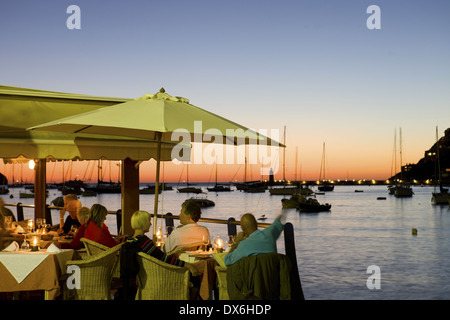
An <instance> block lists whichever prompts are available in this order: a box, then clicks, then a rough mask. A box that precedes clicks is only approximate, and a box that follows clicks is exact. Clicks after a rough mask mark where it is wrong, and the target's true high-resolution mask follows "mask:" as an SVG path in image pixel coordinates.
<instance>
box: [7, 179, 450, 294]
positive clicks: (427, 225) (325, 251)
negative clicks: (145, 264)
mask: <svg viewBox="0 0 450 320" xmlns="http://www.w3.org/2000/svg"><path fill="white" fill-rule="evenodd" d="M205 186H206V185H205ZM205 186H203V187H205ZM356 189H357V190H362V191H363V192H357V193H355V190H356ZM204 190H205V191H206V188H204ZM19 191H20V190H18V189H11V193H12V194H13V195H14V196H15V198H14V199H8V200H7V202H13V203H16V202H22V203H25V204H28V203H29V204H33V199H19V196H18V193H19ZM432 191H433V188H432V187H414V193H415V194H414V196H413V197H412V198H406V199H397V198H395V197H394V196H390V195H388V192H387V187H386V186H336V187H335V190H334V191H333V192H328V193H326V194H324V195H317V199H318V200H319V201H320V202H329V203H330V204H332V208H331V211H330V212H322V213H318V214H304V213H302V214H300V213H299V212H298V211H296V210H295V209H285V210H284V211H285V212H286V213H287V221H289V222H291V223H292V224H293V226H294V232H295V245H296V249H297V260H298V265H299V272H300V277H301V281H302V286H303V291H304V294H305V297H306V299H311V300H316V299H317V300H321V299H335V300H341V299H354V300H358V299H377V300H378V299H387V300H390V299H450V254H449V248H450V211H449V209H448V208H449V206H448V205H445V206H432V205H431V203H430V198H431V192H432ZM59 195H60V194H59V192H58V191H56V190H50V196H49V201H48V203H49V202H50V201H51V200H53V199H54V198H56V197H57V196H59ZM191 196H192V195H191V194H189V195H186V194H179V193H177V192H176V191H175V190H174V191H167V192H165V193H164V194H163V195H161V196H160V201H161V203H160V204H159V208H160V210H161V207H162V210H163V212H164V213H166V212H172V213H173V214H176V215H178V214H179V211H180V205H181V203H182V202H183V201H184V200H185V199H187V198H189V197H191ZM3 197H4V198H5V200H6V196H3ZM207 197H208V199H211V200H213V201H215V203H216V206H215V207H210V208H205V209H203V214H202V216H203V217H211V218H219V219H228V218H229V217H234V218H235V219H236V220H239V217H240V215H242V214H243V213H246V212H252V213H254V215H255V216H256V217H257V218H258V217H260V216H261V215H263V214H264V215H265V216H266V217H267V220H265V221H264V222H267V223H271V222H272V221H273V219H274V218H275V217H276V216H277V215H278V214H280V212H281V211H282V209H281V199H282V198H283V196H271V195H270V194H269V193H268V192H266V193H264V194H258V193H255V194H251V193H242V192H239V191H234V192H225V193H217V194H216V193H212V192H208V193H207ZM377 197H386V200H377ZM153 199H154V196H153V195H141V197H140V206H141V209H143V210H147V211H149V212H151V211H152V210H153ZM80 200H81V202H82V204H83V205H85V206H89V207H90V206H91V205H92V204H94V203H101V204H103V205H105V206H106V207H107V208H108V210H117V209H119V208H120V195H117V194H115V195H114V194H113V195H107V194H103V195H99V196H98V197H87V198H83V197H81V199H80ZM24 213H25V218H26V219H27V218H32V215H33V211H32V209H25V210H24ZM57 219H58V213H57V212H56V211H55V212H54V213H53V221H58V220H57ZM106 223H107V225H108V226H109V228H110V230H111V233H116V232H117V230H116V225H115V217H113V216H110V217H109V218H108V220H107V222H106ZM159 223H160V224H161V222H159ZM162 223H163V222H162ZM204 225H205V226H207V227H208V228H209V229H210V233H211V235H212V236H213V235H220V236H221V237H222V238H225V236H226V233H227V229H226V225H216V224H212V223H204ZM412 228H417V230H418V234H417V235H412V232H411V230H412ZM278 248H279V252H284V242H283V237H282V236H281V237H280V239H279V240H278ZM371 265H376V266H378V267H379V268H380V271H381V288H380V289H373V290H369V289H368V288H367V285H366V282H367V279H368V277H369V276H370V275H371V274H369V273H367V268H368V267H369V266H371Z"/></svg>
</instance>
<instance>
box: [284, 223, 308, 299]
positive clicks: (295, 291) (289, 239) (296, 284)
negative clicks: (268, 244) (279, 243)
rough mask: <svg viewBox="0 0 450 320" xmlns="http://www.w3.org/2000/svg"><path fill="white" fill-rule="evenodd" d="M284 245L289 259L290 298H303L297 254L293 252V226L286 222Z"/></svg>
mask: <svg viewBox="0 0 450 320" xmlns="http://www.w3.org/2000/svg"><path fill="white" fill-rule="evenodd" d="M284 246H285V250H286V256H287V257H288V258H289V260H290V261H291V265H292V268H291V273H290V279H291V299H292V300H305V296H304V295H303V289H302V283H301V281H300V274H299V271H298V265H297V254H296V253H295V238H294V227H293V226H292V223H290V222H287V223H286V224H285V225H284Z"/></svg>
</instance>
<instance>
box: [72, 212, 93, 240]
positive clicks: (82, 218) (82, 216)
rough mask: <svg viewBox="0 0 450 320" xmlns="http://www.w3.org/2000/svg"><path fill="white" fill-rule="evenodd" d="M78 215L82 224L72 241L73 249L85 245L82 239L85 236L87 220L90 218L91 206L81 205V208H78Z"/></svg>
mask: <svg viewBox="0 0 450 320" xmlns="http://www.w3.org/2000/svg"><path fill="white" fill-rule="evenodd" d="M77 217H78V221H79V222H80V223H81V226H80V227H79V228H78V230H77V233H76V234H75V237H74V238H73V240H72V241H71V242H70V247H71V248H72V249H80V248H81V247H83V244H82V243H81V242H80V239H81V238H83V237H84V231H85V230H86V222H87V221H88V219H89V208H88V207H81V208H80V210H78V214H77Z"/></svg>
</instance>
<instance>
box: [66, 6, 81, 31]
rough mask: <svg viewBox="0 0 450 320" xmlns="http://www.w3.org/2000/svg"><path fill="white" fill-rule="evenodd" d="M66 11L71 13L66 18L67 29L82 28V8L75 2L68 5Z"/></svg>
mask: <svg viewBox="0 0 450 320" xmlns="http://www.w3.org/2000/svg"><path fill="white" fill-rule="evenodd" d="M66 13H70V14H71V15H70V16H69V17H68V18H67V20H66V26H67V29H69V30H73V29H78V30H79V29H81V9H80V7H79V6H76V5H74V4H72V5H70V6H68V7H67V10H66Z"/></svg>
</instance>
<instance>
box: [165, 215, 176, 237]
mask: <svg viewBox="0 0 450 320" xmlns="http://www.w3.org/2000/svg"><path fill="white" fill-rule="evenodd" d="M169 217H172V213H171V212H167V213H166V214H165V215H164V218H165V219H164V220H165V222H166V229H167V234H171V233H172V231H173V229H174V228H175V227H174V223H173V219H172V218H169Z"/></svg>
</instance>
